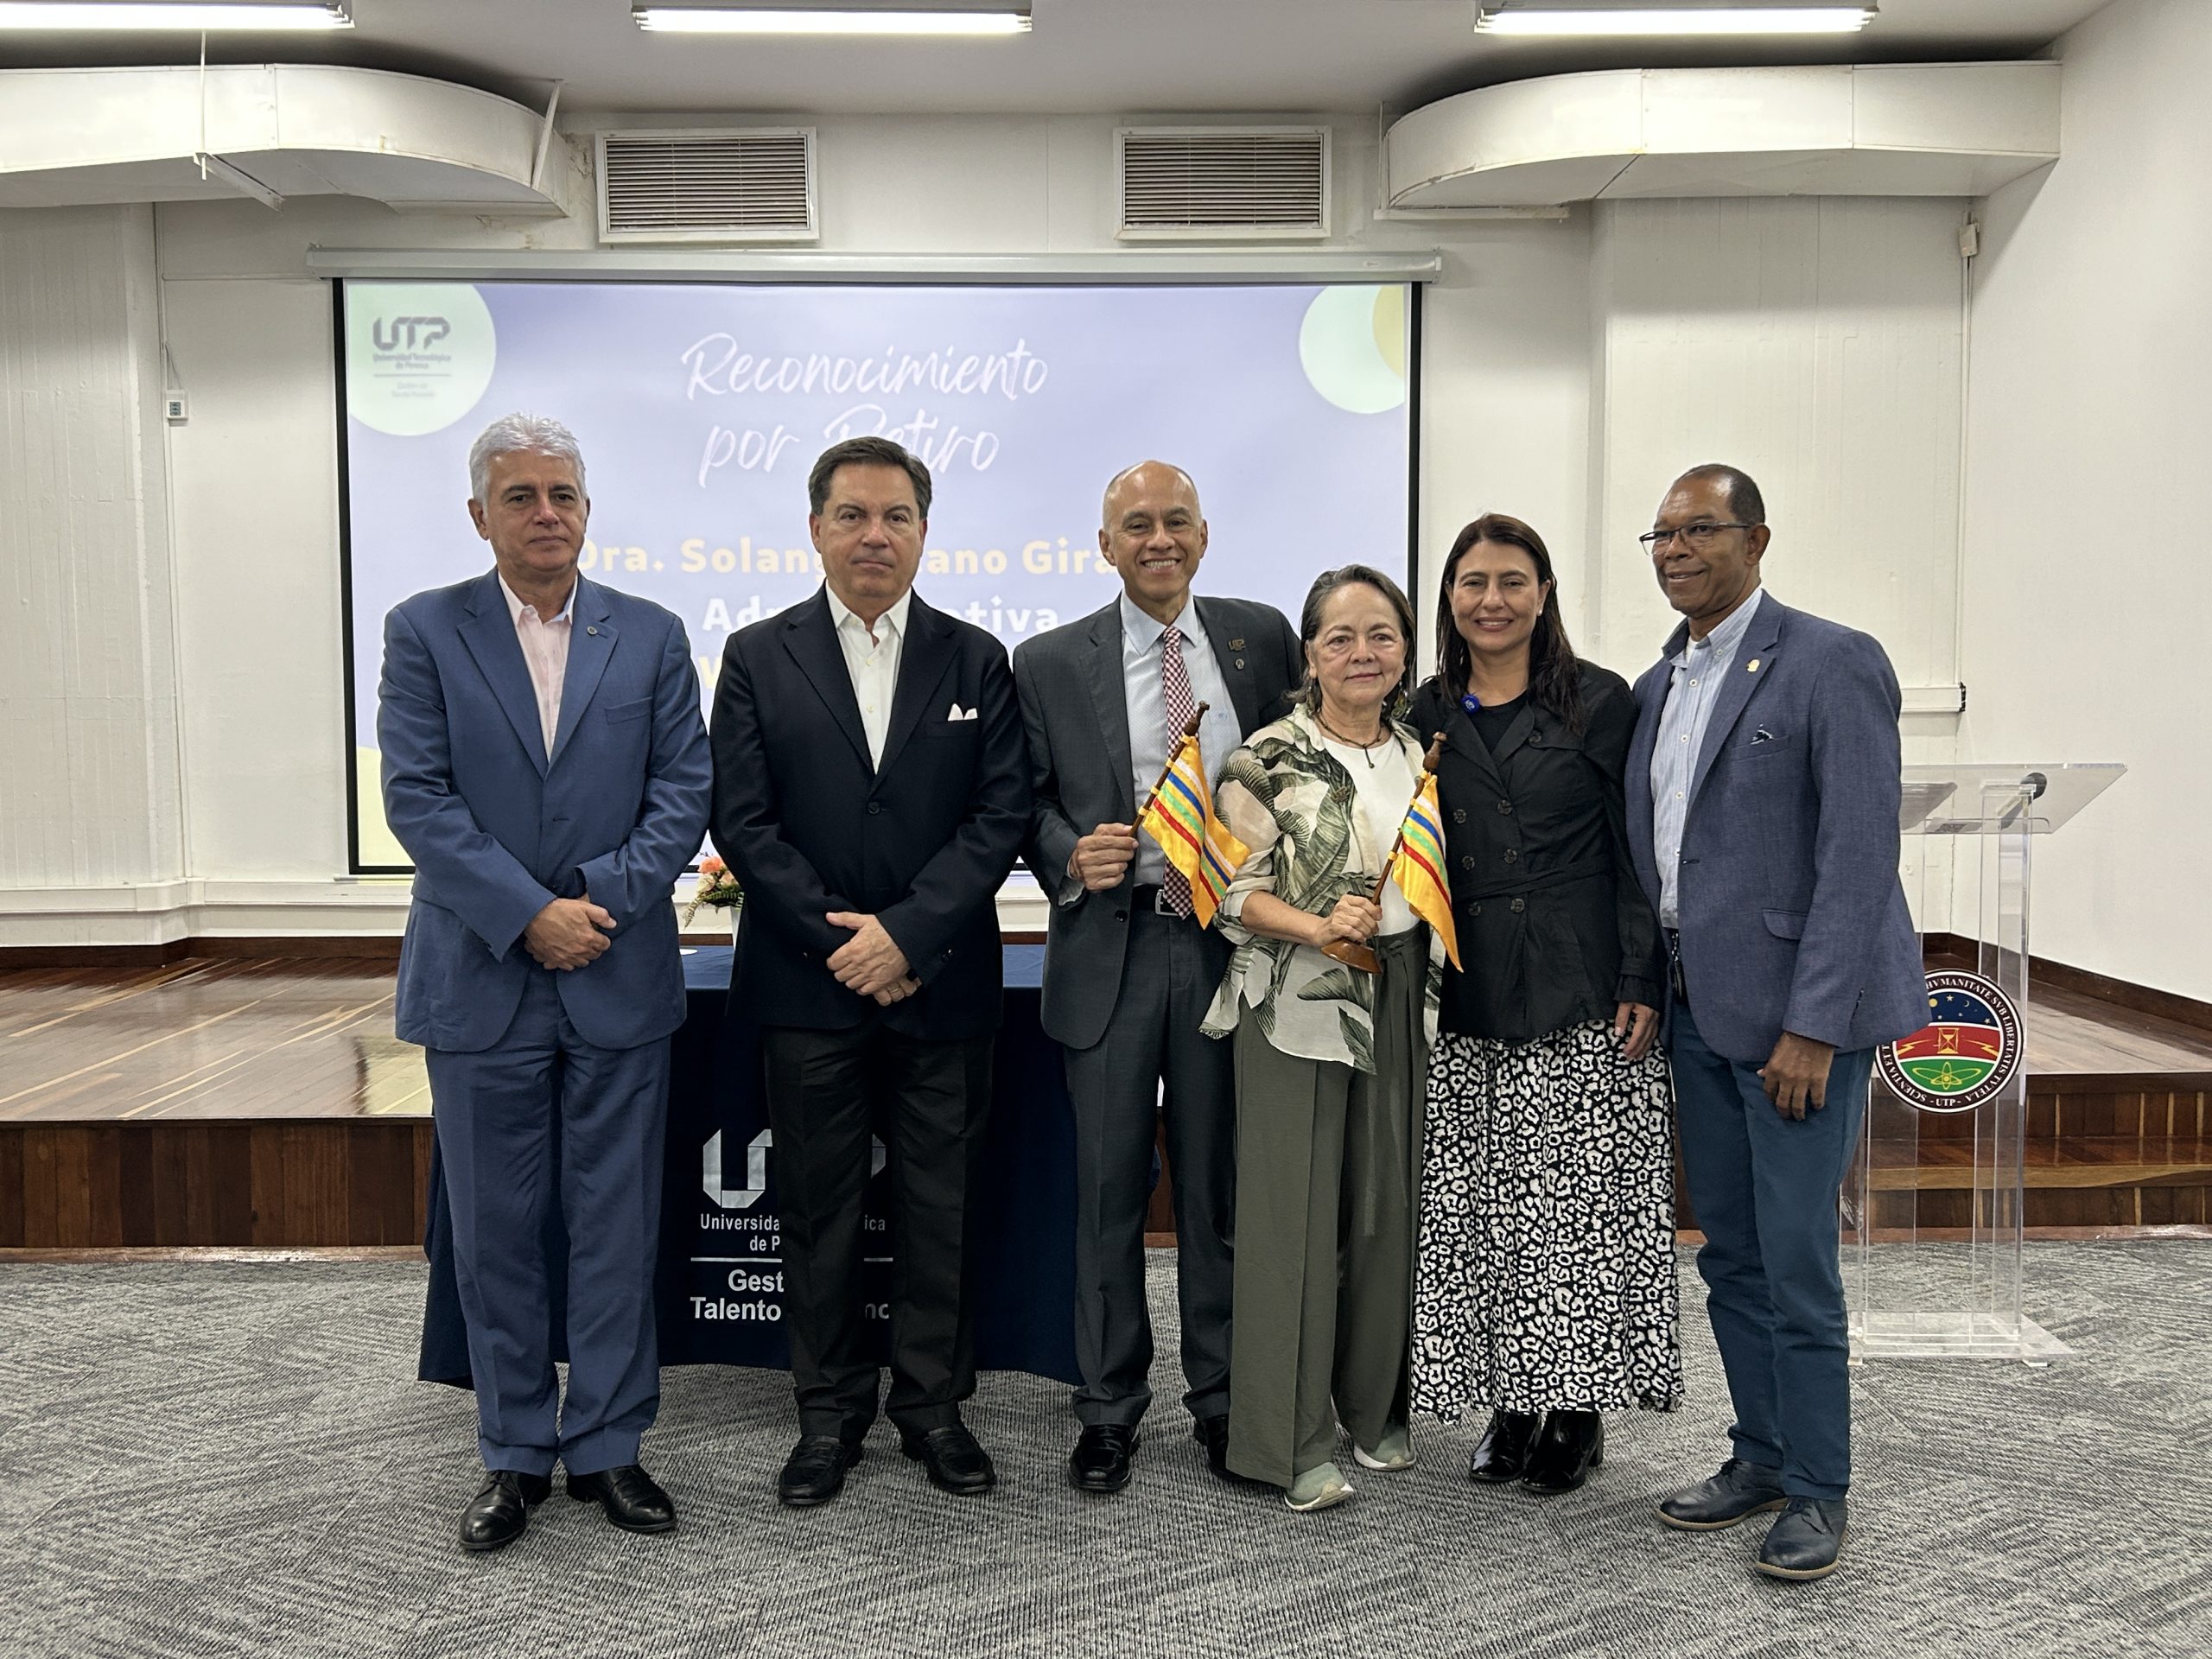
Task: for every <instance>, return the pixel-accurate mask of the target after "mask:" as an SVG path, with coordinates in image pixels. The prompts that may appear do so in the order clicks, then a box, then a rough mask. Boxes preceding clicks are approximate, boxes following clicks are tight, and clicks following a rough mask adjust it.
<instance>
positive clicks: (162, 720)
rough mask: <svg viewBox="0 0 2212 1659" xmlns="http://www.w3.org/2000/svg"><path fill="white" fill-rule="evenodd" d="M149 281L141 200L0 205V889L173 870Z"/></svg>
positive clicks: (146, 214) (173, 702)
mask: <svg viewBox="0 0 2212 1659" xmlns="http://www.w3.org/2000/svg"><path fill="white" fill-rule="evenodd" d="M158 297H159V296H158V293H157V290H156V284H155V277H154V234H153V214H152V212H151V211H150V210H149V209H148V208H145V207H87V208H67V209H53V210H48V211H45V212H39V213H30V212H8V211H0V616H4V618H5V620H6V626H7V645H6V649H4V650H0V799H4V810H0V886H5V887H10V888H14V889H18V890H29V892H32V893H41V894H52V893H67V892H68V891H70V890H73V889H97V890H100V891H102V892H104V893H106V894H107V895H108V896H109V899H110V901H111V902H115V903H123V902H126V901H127V900H129V899H130V888H131V887H149V888H159V887H162V886H163V885H164V884H167V883H170V882H173V881H175V880H176V878H177V877H178V876H179V875H181V874H182V873H183V867H184V863H185V844H184V834H183V829H182V825H181V798H180V794H179V790H178V765H177V732H176V722H177V677H176V670H175V634H174V628H173V624H172V619H171V616H170V608H169V607H170V595H171V582H170V570H169V546H168V539H169V538H168V488H167V484H166V480H165V477H164V472H163V465H162V433H161V416H160V405H159V399H160V395H161V390H162V370H161V361H160V353H159V346H158V339H157V334H156V326H155V321H156V307H157V304H158ZM39 902H40V901H39V900H36V899H32V900H27V901H26V906H27V907H28V906H33V905H35V904H37V903H39ZM155 902H156V903H159V902H161V899H159V898H158V897H157V898H156V899H155Z"/></svg>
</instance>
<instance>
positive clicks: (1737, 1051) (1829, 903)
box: [1627, 594, 1928, 1066]
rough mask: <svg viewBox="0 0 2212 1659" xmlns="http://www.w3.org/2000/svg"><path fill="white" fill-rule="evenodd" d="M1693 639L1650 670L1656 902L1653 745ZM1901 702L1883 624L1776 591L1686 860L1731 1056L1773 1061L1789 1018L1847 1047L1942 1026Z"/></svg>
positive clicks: (1712, 1016)
mask: <svg viewBox="0 0 2212 1659" xmlns="http://www.w3.org/2000/svg"><path fill="white" fill-rule="evenodd" d="M1688 636H1689V627H1688V624H1687V623H1685V624H1683V625H1682V626H1681V627H1679V628H1677V629H1675V633H1674V637H1673V638H1672V639H1669V640H1668V642H1667V646H1666V650H1665V652H1663V653H1662V656H1661V658H1660V659H1659V661H1657V662H1656V663H1655V664H1652V665H1651V667H1649V669H1647V670H1645V671H1644V673H1643V677H1642V678H1640V679H1639V680H1637V683H1636V694H1635V695H1636V707H1637V722H1636V736H1635V738H1634V740H1633V741H1631V742H1630V746H1629V755H1628V779H1627V784H1628V830H1629V847H1630V856H1631V857H1632V859H1633V860H1634V861H1635V865H1636V874H1637V880H1638V881H1639V882H1640V883H1641V884H1642V885H1643V891H1644V895H1645V897H1646V898H1648V899H1649V900H1650V901H1651V906H1652V908H1653V909H1654V910H1655V911H1656V909H1657V908H1658V907H1659V873H1658V865H1657V862H1656V858H1655V855H1654V852H1653V834H1652V830H1653V824H1652V795H1651V751H1652V748H1653V747H1654V745H1655V744H1656V741H1657V737H1658V731H1659V715H1660V711H1661V710H1662V709H1664V708H1665V707H1666V702H1667V691H1668V685H1669V681H1670V679H1671V678H1672V672H1673V670H1672V664H1673V659H1674V658H1675V654H1676V653H1677V652H1680V651H1681V649H1682V645H1683V643H1684V641H1685V640H1687V639H1688ZM1899 706H1900V698H1899V694H1898V691H1897V676H1896V675H1895V674H1894V673H1893V672H1891V668H1890V659H1889V657H1888V656H1887V654H1886V653H1885V652H1884V651H1883V650H1882V647H1881V645H1879V644H1878V642H1877V641H1876V640H1875V639H1873V637H1872V635H1870V634H1865V633H1860V632H1857V631H1856V630H1854V629H1851V628H1847V627H1844V626H1840V624H1838V623H1834V622H1828V621H1824V620H1821V618H1819V617H1816V616H1811V615H1808V614H1807V613H1805V612H1803V611H1795V610H1792V609H1790V608H1789V607H1788V606H1787V605H1784V604H1783V603H1782V602H1781V601H1778V600H1777V599H1776V598H1775V597H1774V596H1773V595H1772V594H1767V595H1766V596H1765V598H1764V600H1763V601H1761V602H1760V606H1759V609H1758V614H1756V615H1755V616H1754V617H1753V618H1752V619H1751V627H1750V630H1749V632H1746V633H1745V635H1744V640H1743V644H1742V645H1740V646H1739V647H1738V649H1737V652H1736V660H1735V662H1734V664H1732V666H1731V667H1730V669H1729V671H1728V674H1727V677H1726V679H1725V680H1724V681H1723V682H1722V683H1721V687H1720V690H1719V696H1718V700H1717V701H1716V702H1715V703H1714V705H1713V714H1712V716H1711V719H1710V721H1708V723H1707V726H1706V728H1705V741H1704V742H1703V744H1702V745H1701V746H1700V748H1699V751H1698V756H1697V762H1696V765H1695V766H1694V769H1693V770H1692V772H1691V774H1690V798H1689V810H1688V817H1687V818H1686V820H1685V822H1684V825H1683V832H1682V860H1681V869H1680V871H1679V872H1678V883H1677V893H1678V896H1679V898H1680V900H1681V903H1680V906H1679V908H1680V912H1681V951H1682V972H1683V977H1684V980H1685V982H1686V983H1687V985H1688V990H1689V999H1690V1007H1691V1008H1692V1009H1693V1010H1694V1012H1695V1014H1696V1016H1697V1027H1698V1031H1699V1033H1700V1034H1701V1035H1702V1036H1703V1037H1704V1038H1705V1040H1706V1041H1707V1043H1708V1044H1709V1045H1710V1046H1712V1047H1713V1051H1714V1052H1716V1053H1719V1054H1722V1055H1725V1056H1726V1058H1729V1059H1732V1060H1734V1061H1736V1062H1737V1063H1738V1064H1739V1065H1750V1066H1761V1065H1765V1064H1766V1062H1767V1060H1768V1058H1770V1056H1771V1055H1772V1054H1773V1052H1774V1046H1775V1044H1776V1043H1777V1042H1778V1041H1779V1040H1780V1039H1781V1036H1782V1033H1783V1032H1784V1031H1792V1032H1795V1033H1797V1034H1798V1035H1799V1036H1801V1037H1809V1038H1812V1039H1814V1040H1815V1041H1817V1042H1823V1043H1829V1044H1833V1045H1834V1046H1835V1047H1836V1048H1837V1049H1838V1050H1839V1051H1842V1052H1850V1051H1853V1050H1855V1049H1861V1048H1871V1047H1872V1046H1875V1045H1877V1044H1878V1043H1886V1042H1891V1041H1893V1040H1895V1039H1897V1038H1899V1037H1903V1036H1906V1035H1908V1034H1910V1033H1912V1032H1914V1031H1916V1030H1918V1029H1919V1028H1920V1027H1922V1026H1923V1025H1925V1024H1926V1023H1927V1007H1928V995H1927V987H1926V982H1925V980H1924V978H1923V974H1922V969H1921V957H1920V941H1919V938H1918V936H1917V935H1916V933H1915V932H1914V931H1913V926H1912V918H1911V916H1910V913H1909V912H1907V910H1906V908H1905V902H1904V887H1903V886H1902V885H1901V884H1900V883H1899V881H1898V880H1897V855H1898V841H1899V836H1898V830H1897V812H1898V804H1899V797H1900V796H1901V794H1902V793H1903V777H1904V772H1903V768H1902V765H1901V754H1900V743H1899V739H1898V735H1897V714H1898V709H1899Z"/></svg>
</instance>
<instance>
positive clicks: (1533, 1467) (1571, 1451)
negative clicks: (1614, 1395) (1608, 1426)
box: [1521, 1411, 1605, 1497]
mask: <svg viewBox="0 0 2212 1659" xmlns="http://www.w3.org/2000/svg"><path fill="white" fill-rule="evenodd" d="M1603 1462H1605V1419H1604V1418H1603V1417H1600V1416H1599V1414H1597V1413H1596V1412H1594V1411H1554V1412H1553V1413H1551V1414H1548V1416H1546V1417H1545V1419H1544V1426H1543V1428H1542V1430H1541V1432H1539V1433H1538V1434H1537V1435H1536V1438H1535V1442H1534V1443H1533V1444H1532V1445H1531V1446H1529V1461H1528V1464H1527V1466H1526V1467H1525V1468H1523V1469H1522V1471H1521V1484H1522V1488H1523V1489H1524V1490H1525V1491H1531V1492H1541V1493H1542V1494H1543V1495H1544V1496H1545V1497H1558V1496H1559V1494H1560V1493H1561V1492H1571V1491H1573V1490H1574V1489H1575V1488H1576V1487H1578V1486H1580V1484H1582V1483H1583V1482H1584V1481H1586V1480H1587V1479H1589V1478H1590V1471H1592V1469H1595V1468H1597V1467H1598V1465H1600V1464H1602V1463H1603Z"/></svg>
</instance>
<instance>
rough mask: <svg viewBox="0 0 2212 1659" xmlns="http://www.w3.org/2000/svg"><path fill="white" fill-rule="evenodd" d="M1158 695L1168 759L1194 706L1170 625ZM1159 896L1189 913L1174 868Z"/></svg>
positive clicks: (1184, 887)
mask: <svg viewBox="0 0 2212 1659" xmlns="http://www.w3.org/2000/svg"><path fill="white" fill-rule="evenodd" d="M1160 700H1161V701H1162V702H1165V703H1166V705H1167V753H1168V755H1169V757H1170V758H1171V759H1172V758H1173V755H1174V753H1175V746H1176V744H1177V743H1179V742H1180V741H1182V737H1183V728H1185V726H1187V725H1189V724H1190V723H1191V716H1192V715H1194V714H1196V713H1197V712H1198V705H1197V704H1196V703H1194V702H1192V701H1191V673H1190V671H1189V670H1188V669H1186V668H1185V667H1184V666H1183V631H1182V630H1181V629H1180V628H1179V627H1176V626H1174V625H1173V624H1172V623H1171V624H1169V626H1168V627H1167V628H1166V631H1165V632H1162V633H1161V634H1160ZM1160 898H1161V899H1163V900H1164V901H1165V902H1166V906H1167V908H1168V909H1170V910H1172V911H1173V912H1175V913H1176V914H1177V915H1178V916H1188V915H1189V914H1191V909H1192V907H1191V878H1190V877H1189V876H1187V875H1185V874H1183V872H1182V871H1180V870H1179V869H1177V868H1175V865H1174V862H1173V860H1170V861H1169V862H1168V865H1167V874H1165V875H1163V876H1162V877H1160Z"/></svg>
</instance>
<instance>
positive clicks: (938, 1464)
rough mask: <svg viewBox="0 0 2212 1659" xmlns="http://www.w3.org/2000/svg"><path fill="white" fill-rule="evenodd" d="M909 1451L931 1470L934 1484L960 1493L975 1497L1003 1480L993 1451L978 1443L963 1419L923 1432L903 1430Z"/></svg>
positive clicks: (902, 1441)
mask: <svg viewBox="0 0 2212 1659" xmlns="http://www.w3.org/2000/svg"><path fill="white" fill-rule="evenodd" d="M899 1446H900V1447H901V1449H903V1450H904V1451H905V1452H906V1455H907V1456H908V1457H910V1458H912V1459H915V1460H916V1461H917V1462H918V1463H919V1464H920V1465H922V1467H923V1468H925V1469H926V1470H928V1471H929V1477H930V1484H931V1485H933V1486H935V1487H936V1488H937V1489H938V1491H944V1492H950V1493H951V1494H952V1495H953V1496H954V1497H976V1496H977V1495H979V1494H981V1493H983V1492H988V1491H990V1490H991V1488H992V1487H994V1486H995V1485H997V1484H999V1471H997V1470H995V1469H994V1468H992V1467H991V1454H990V1453H989V1452H986V1451H984V1450H983V1448H982V1446H978V1445H976V1437H975V1436H974V1435H973V1434H970V1433H969V1432H968V1430H967V1428H966V1427H964V1426H963V1425H962V1424H959V1423H950V1424H948V1425H947V1426H946V1427H943V1428H932V1429H930V1430H928V1431H927V1432H925V1433H920V1434H910V1433H907V1432H906V1430H905V1429H903V1428H902V1429H900V1430H899Z"/></svg>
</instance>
